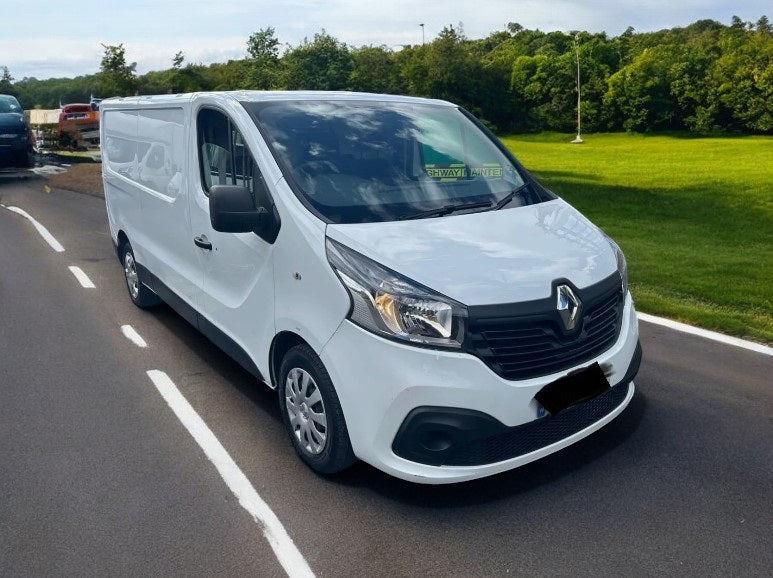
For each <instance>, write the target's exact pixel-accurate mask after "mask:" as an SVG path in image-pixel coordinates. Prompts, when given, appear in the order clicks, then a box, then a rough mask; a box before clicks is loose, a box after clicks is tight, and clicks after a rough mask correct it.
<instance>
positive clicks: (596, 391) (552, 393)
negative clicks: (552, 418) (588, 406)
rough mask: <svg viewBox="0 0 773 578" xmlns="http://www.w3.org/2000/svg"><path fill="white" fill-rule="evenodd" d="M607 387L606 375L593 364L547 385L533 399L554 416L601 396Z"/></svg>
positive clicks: (597, 365)
mask: <svg viewBox="0 0 773 578" xmlns="http://www.w3.org/2000/svg"><path fill="white" fill-rule="evenodd" d="M609 387H610V386H609V381H607V377H606V375H604V372H603V371H602V370H601V367H599V364H598V363H594V364H593V365H591V366H590V367H586V368H585V369H581V370H579V371H577V372H576V373H571V374H569V375H567V376H564V377H562V378H561V379H557V380H556V381H554V382H553V383H549V384H547V385H546V386H545V387H543V388H542V389H541V390H539V393H537V395H535V396H534V397H535V399H536V400H537V401H538V402H539V403H540V404H541V405H542V407H544V408H545V410H546V411H547V412H548V413H549V414H550V415H556V414H557V413H558V412H560V411H563V410H565V409H566V408H568V407H571V406H573V405H577V404H578V403H583V402H585V401H588V400H589V399H593V398H594V397H596V396H597V395H601V394H602V393H604V392H605V391H607V390H608V389H609Z"/></svg>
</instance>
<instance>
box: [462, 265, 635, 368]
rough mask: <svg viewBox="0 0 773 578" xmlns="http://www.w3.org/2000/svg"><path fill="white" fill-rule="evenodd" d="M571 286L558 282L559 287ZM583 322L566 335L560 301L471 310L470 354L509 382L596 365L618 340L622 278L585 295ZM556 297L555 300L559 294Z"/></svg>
mask: <svg viewBox="0 0 773 578" xmlns="http://www.w3.org/2000/svg"><path fill="white" fill-rule="evenodd" d="M560 283H566V284H568V282H566V281H560V282H556V285H557V284H560ZM573 290H574V292H575V294H576V295H577V296H578V297H579V298H580V301H581V302H582V307H583V309H582V321H581V322H580V323H579V324H578V326H577V328H576V329H575V330H574V331H566V330H565V329H564V326H563V323H562V321H561V317H560V316H559V314H558V311H556V301H555V297H553V296H551V297H549V298H547V299H540V300H538V301H530V302H526V303H517V304H512V305H501V306H476V307H470V308H469V329H468V337H467V342H466V343H467V351H468V352H469V353H472V354H473V355H476V356H477V357H479V358H480V359H482V360H483V361H484V362H485V363H486V365H488V366H489V367H490V368H491V369H492V371H494V372H495V373H496V374H497V375H500V376H502V377H503V378H505V379H511V380H514V379H527V378H529V377H537V376H541V375H549V374H551V373H556V372H558V371H562V370H564V369H569V368H570V367H573V366H575V365H578V364H580V363H583V362H584V361H588V360H590V359H593V358H594V357H596V356H597V355H599V354H601V353H603V352H604V351H605V350H606V349H608V348H609V347H610V346H611V345H612V344H613V343H614V341H615V339H616V338H617V335H618V333H619V331H620V325H621V321H622V314H621V313H622V308H623V295H622V288H621V281H620V276H619V274H617V273H615V274H613V275H611V276H610V277H607V278H606V279H604V280H603V281H600V282H599V283H596V284H595V285H591V286H590V287H588V288H586V289H583V290H582V291H580V290H578V289H575V288H573ZM552 295H555V290H554V291H553V293H552Z"/></svg>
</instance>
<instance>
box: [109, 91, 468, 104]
mask: <svg viewBox="0 0 773 578" xmlns="http://www.w3.org/2000/svg"><path fill="white" fill-rule="evenodd" d="M205 95H206V96H207V97H210V98H213V99H215V100H222V101H223V102H226V101H231V102H234V101H236V102H271V101H283V100H349V101H372V102H404V103H415V104H419V103H424V104H435V105H443V106H454V105H453V104H452V103H450V102H446V101H444V100H435V99H430V98H419V97H415V96H399V95H394V94H373V93H369V92H346V91H323V90H298V91H294V90H268V91H264V90H231V91H218V92H189V93H185V94H159V95H148V96H131V97H113V98H107V99H105V100H103V101H102V103H101V105H100V106H101V107H102V108H106V107H107V108H109V107H111V106H122V105H124V106H125V105H134V106H140V105H143V106H148V105H164V104H178V105H180V104H183V103H187V102H191V101H192V100H194V99H196V98H197V97H200V96H205Z"/></svg>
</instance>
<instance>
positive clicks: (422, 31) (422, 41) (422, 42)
mask: <svg viewBox="0 0 773 578" xmlns="http://www.w3.org/2000/svg"><path fill="white" fill-rule="evenodd" d="M419 26H421V45H422V46H424V23H423V22H422V23H421V24H419Z"/></svg>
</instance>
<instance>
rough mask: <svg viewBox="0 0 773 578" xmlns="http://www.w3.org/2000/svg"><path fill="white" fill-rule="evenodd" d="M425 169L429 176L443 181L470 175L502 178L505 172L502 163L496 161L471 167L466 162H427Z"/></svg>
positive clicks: (473, 176)
mask: <svg viewBox="0 0 773 578" xmlns="http://www.w3.org/2000/svg"><path fill="white" fill-rule="evenodd" d="M424 169H425V170H426V171H427V175H428V176H430V177H432V178H433V179H440V180H441V181H455V180H459V179H464V178H466V177H467V176H468V175H469V177H471V178H475V177H478V178H484V179H501V178H502V174H503V170H502V165H499V164H496V163H484V164H483V165H482V166H479V167H469V168H467V167H466V166H465V165H464V164H426V165H424Z"/></svg>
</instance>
